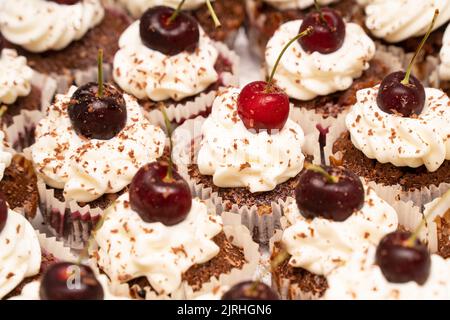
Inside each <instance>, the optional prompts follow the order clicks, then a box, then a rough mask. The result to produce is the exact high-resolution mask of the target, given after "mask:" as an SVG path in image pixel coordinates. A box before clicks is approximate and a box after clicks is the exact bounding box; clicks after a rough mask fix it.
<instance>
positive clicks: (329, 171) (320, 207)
mask: <svg viewBox="0 0 450 320" xmlns="http://www.w3.org/2000/svg"><path fill="white" fill-rule="evenodd" d="M295 199H296V201H297V206H298V208H299V209H300V212H301V214H302V215H303V216H304V217H305V218H315V217H323V218H325V219H331V220H334V221H344V220H346V219H347V218H348V217H349V216H351V215H352V214H353V213H354V212H355V211H357V210H359V209H361V208H362V206H363V205H364V187H363V185H362V183H361V180H360V179H359V178H358V176H357V175H356V174H354V173H353V172H351V171H349V170H347V169H344V168H343V167H328V166H315V165H306V166H305V169H304V170H303V171H302V173H301V174H300V177H299V180H298V184H297V187H296V189H295Z"/></svg>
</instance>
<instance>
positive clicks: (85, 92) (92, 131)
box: [68, 82, 127, 140]
mask: <svg viewBox="0 0 450 320" xmlns="http://www.w3.org/2000/svg"><path fill="white" fill-rule="evenodd" d="M68 112H69V117H70V121H71V122H72V126H73V128H74V130H75V131H76V132H77V133H78V134H79V135H81V136H84V137H86V138H88V139H100V140H109V139H112V138H114V137H115V136H116V135H117V134H118V133H119V132H120V131H121V130H122V129H123V128H124V127H125V124H126V122H127V108H126V103H125V99H124V98H123V95H122V94H121V93H120V91H119V90H117V89H116V88H115V87H114V86H112V85H109V84H104V89H103V95H102V97H99V96H98V85H97V84H96V83H94V82H90V83H88V84H85V85H83V86H81V87H79V88H78V89H77V90H76V91H75V92H74V94H73V96H72V99H71V101H70V105H69V108H68Z"/></svg>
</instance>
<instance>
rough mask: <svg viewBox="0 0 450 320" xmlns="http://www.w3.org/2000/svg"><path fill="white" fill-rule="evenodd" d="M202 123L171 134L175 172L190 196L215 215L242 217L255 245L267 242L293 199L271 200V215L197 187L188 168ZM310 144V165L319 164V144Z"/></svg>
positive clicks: (200, 120) (197, 121)
mask: <svg viewBox="0 0 450 320" xmlns="http://www.w3.org/2000/svg"><path fill="white" fill-rule="evenodd" d="M204 121H205V118H203V117H197V118H195V119H192V120H189V121H186V122H184V123H183V124H182V125H181V126H180V127H178V128H177V129H176V130H175V132H174V134H173V144H174V149H173V152H172V157H173V160H174V162H175V163H176V164H177V167H178V172H179V173H180V175H182V176H183V178H184V179H185V180H186V181H187V182H188V184H189V186H190V188H191V192H192V194H193V196H196V197H199V198H200V199H202V200H205V201H208V202H211V203H212V205H213V206H214V207H215V209H216V212H217V213H218V214H221V213H222V212H226V211H230V212H233V213H236V214H238V215H239V216H240V217H241V223H242V224H243V225H245V226H246V227H247V228H248V229H249V230H250V232H251V233H252V234H253V237H254V239H255V240H256V241H257V242H258V243H261V244H263V243H268V241H269V239H270V238H271V237H272V236H273V234H274V233H275V230H276V229H279V228H280V223H279V221H280V218H281V217H282V215H283V208H284V207H285V205H286V202H287V201H288V200H289V199H292V198H291V197H287V198H286V199H281V198H279V199H274V200H273V201H272V202H271V204H270V208H271V210H270V212H261V211H262V210H259V209H258V207H257V206H256V205H254V206H252V207H248V206H246V205H244V206H239V205H237V204H236V203H230V202H229V201H223V200H222V198H221V197H220V196H219V194H218V193H217V192H214V191H213V190H212V188H210V187H208V186H205V185H203V184H201V183H200V184H199V183H197V182H196V181H195V180H194V179H192V178H191V177H190V176H189V173H188V165H189V164H191V163H193V162H192V161H194V163H195V162H196V155H197V153H198V150H199V147H200V141H201V127H202V124H203V122H204ZM310 143H311V144H313V143H314V145H315V147H314V148H311V150H312V151H313V152H312V154H313V155H319V156H318V157H317V156H316V157H314V160H313V162H314V163H320V150H319V143H318V142H317V141H316V142H313V141H311V142H310Z"/></svg>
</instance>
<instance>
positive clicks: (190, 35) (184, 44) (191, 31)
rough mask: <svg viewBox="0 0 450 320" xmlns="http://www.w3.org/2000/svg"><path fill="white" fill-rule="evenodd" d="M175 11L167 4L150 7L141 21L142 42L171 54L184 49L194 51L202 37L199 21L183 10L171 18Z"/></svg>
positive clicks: (151, 47)
mask: <svg viewBox="0 0 450 320" xmlns="http://www.w3.org/2000/svg"><path fill="white" fill-rule="evenodd" d="M174 12H175V10H174V9H172V8H169V7H165V6H156V7H153V8H150V9H148V10H147V11H146V12H145V13H144V14H143V15H142V17H141V21H140V27H139V28H140V35H141V39H142V42H143V43H144V44H145V45H146V46H147V47H149V48H150V49H153V50H156V51H159V52H161V53H163V54H165V55H170V56H173V55H176V54H178V53H180V52H183V51H188V52H193V51H194V50H195V49H196V48H197V46H198V41H199V38H200V31H199V27H198V23H197V21H196V20H195V19H194V18H193V17H192V16H190V15H188V14H186V13H183V12H179V13H178V14H177V15H176V17H175V18H174V19H171V17H172V15H173V14H174Z"/></svg>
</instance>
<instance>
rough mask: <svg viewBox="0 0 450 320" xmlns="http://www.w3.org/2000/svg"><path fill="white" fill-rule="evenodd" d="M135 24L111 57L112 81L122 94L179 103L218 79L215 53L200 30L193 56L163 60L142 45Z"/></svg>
mask: <svg viewBox="0 0 450 320" xmlns="http://www.w3.org/2000/svg"><path fill="white" fill-rule="evenodd" d="M139 24H140V21H136V22H134V23H133V24H132V25H131V26H129V27H128V29H127V30H125V32H124V33H123V34H122V36H121V37H120V40H119V47H120V50H119V51H117V53H116V56H115V57H114V80H115V81H116V82H117V83H118V84H119V86H120V87H121V88H122V89H123V90H125V91H126V92H128V93H130V94H132V95H134V96H135V97H137V98H139V99H151V100H153V101H162V100H167V99H169V98H171V99H173V100H176V101H179V100H181V99H184V98H186V97H190V96H194V95H196V94H198V93H201V92H202V91H204V90H205V89H206V88H207V87H209V85H211V84H212V83H215V82H216V81H217V80H218V79H219V75H218V74H217V72H216V70H215V69H214V64H215V63H216V60H217V57H218V56H219V52H218V50H217V49H216V48H215V46H214V43H213V42H212V40H211V39H209V38H208V36H207V35H206V34H205V32H204V31H203V30H202V29H201V28H200V39H199V43H198V47H197V49H196V50H195V51H194V52H192V53H190V52H187V51H183V52H181V53H179V54H177V55H174V56H167V55H165V54H163V53H161V52H159V51H156V50H152V49H150V48H148V47H147V46H145V45H144V44H143V43H142V40H141V36H140V34H139Z"/></svg>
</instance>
